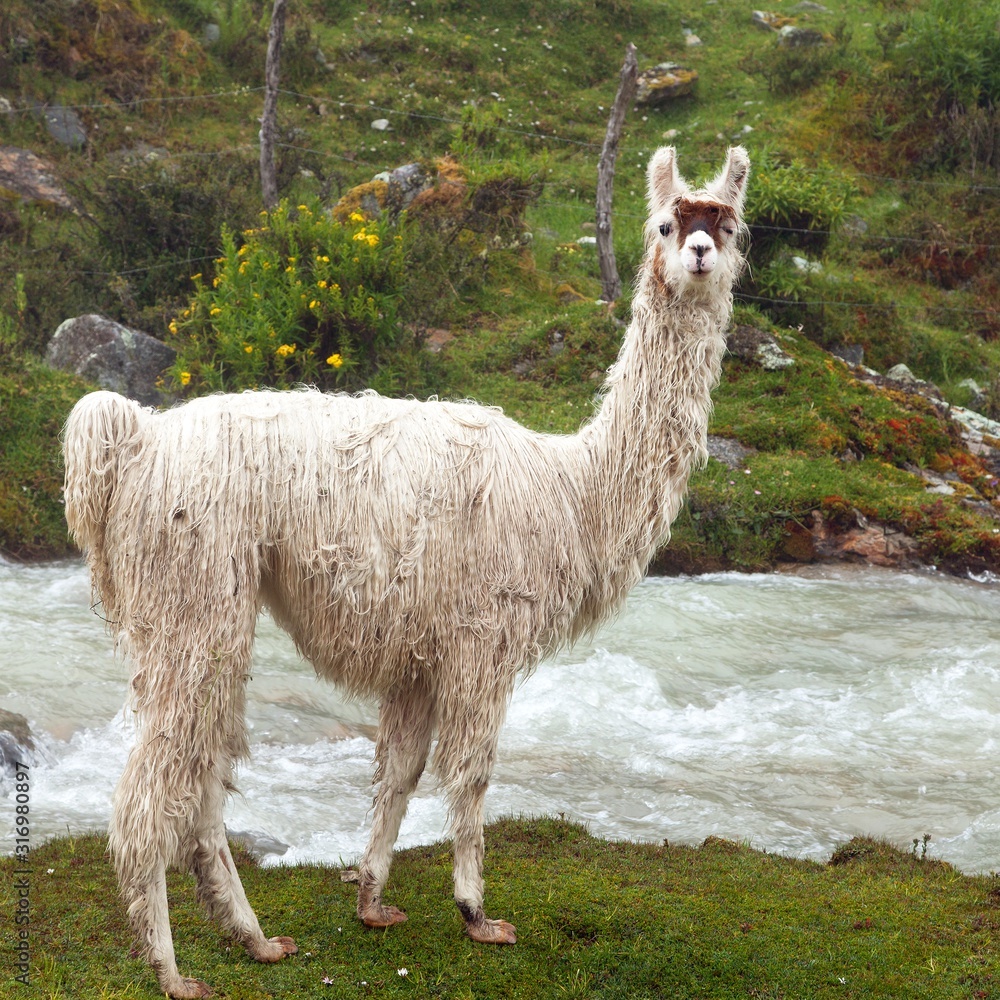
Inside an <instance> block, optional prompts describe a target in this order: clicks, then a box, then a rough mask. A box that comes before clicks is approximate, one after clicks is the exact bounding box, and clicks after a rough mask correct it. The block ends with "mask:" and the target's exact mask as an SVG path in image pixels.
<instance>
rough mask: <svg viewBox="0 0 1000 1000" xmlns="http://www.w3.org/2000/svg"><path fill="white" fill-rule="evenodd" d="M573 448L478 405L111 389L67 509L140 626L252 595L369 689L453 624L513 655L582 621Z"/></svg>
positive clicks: (76, 465)
mask: <svg viewBox="0 0 1000 1000" xmlns="http://www.w3.org/2000/svg"><path fill="white" fill-rule="evenodd" d="M88 401H89V402H88ZM78 411H79V412H78ZM575 443H576V439H575V438H559V437H554V436H550V435H542V434H537V433H534V432H532V431H528V430H526V429H525V428H523V427H521V426H520V425H518V424H516V423H515V422H513V421H511V420H509V419H508V418H506V417H504V416H503V415H502V414H500V413H499V412H498V411H496V410H490V409H487V408H484V407H479V406H475V405H470V404H462V403H445V402H434V401H432V402H427V403H420V402H416V401H413V400H389V399H383V398H381V397H378V396H376V395H374V394H364V395H361V396H342V395H341V396H329V395H324V394H321V393H317V392H312V391H301V392H293V393H274V392H257V393H244V394H240V395H228V396H227V395H219V396H209V397H204V398H202V399H197V400H193V401H191V402H189V403H186V404H184V405H183V406H179V407H176V408H174V409H172V410H168V411H165V412H163V413H151V412H149V411H143V410H142V409H141V408H139V407H138V406H136V405H135V404H132V403H130V402H129V401H127V400H123V399H122V398H121V397H117V396H115V395H114V394H111V393H96V394H93V395H92V396H90V397H86V399H85V400H84V401H83V402H81V404H79V406H78V410H74V415H73V417H71V419H70V423H69V424H68V426H67V431H66V448H67V513H68V515H70V514H71V515H72V516H73V521H72V522H71V526H72V527H73V531H74V535H75V536H76V538H77V540H78V541H79V542H80V543H81V545H82V546H83V547H84V548H85V549H87V550H89V553H90V556H91V565H92V566H94V567H95V585H97V587H98V590H99V593H100V596H101V597H102V599H103V600H104V602H105V609H106V611H107V612H108V614H109V617H113V618H114V619H115V620H116V621H120V622H122V623H123V625H124V627H125V628H126V629H127V628H128V627H129V622H132V623H135V627H142V628H148V627H149V624H150V621H151V620H156V617H157V616H160V617H161V618H162V617H163V616H168V615H169V616H171V617H172V618H173V619H175V620H176V621H191V620H194V617H193V616H197V615H198V614H199V609H205V608H218V607H219V605H220V603H225V601H230V602H232V601H235V600H236V599H243V598H245V599H247V600H250V599H251V595H252V600H253V601H254V602H256V601H258V600H259V599H263V600H264V601H265V602H266V603H267V604H268V605H269V606H270V607H271V609H272V611H273V613H274V614H275V617H276V618H277V619H278V621H279V622H280V623H281V624H282V625H284V626H285V627H286V628H288V630H289V631H290V632H291V633H292V635H293V636H294V637H295V639H296V641H297V643H298V644H299V646H300V648H301V649H302V651H303V653H304V654H305V655H306V656H307V657H308V658H309V659H310V660H312V662H313V663H314V664H316V666H317V669H319V670H320V671H321V672H323V673H326V674H327V675H329V676H331V677H332V678H334V679H337V680H340V681H342V682H344V683H345V684H347V686H348V687H351V688H353V689H356V690H359V691H362V690H369V691H370V690H372V688H373V687H374V688H381V689H384V687H385V686H386V684H387V683H388V682H389V681H390V680H391V675H392V674H393V673H394V672H396V671H398V670H404V669H409V667H410V666H411V665H412V663H413V662H420V661H423V660H428V659H433V658H441V656H442V653H443V651H444V649H445V647H449V648H450V646H451V645H453V644H454V642H455V636H456V635H458V636H465V637H467V638H468V639H469V641H470V642H471V643H473V644H476V643H480V644H483V643H485V644H486V646H488V647H489V648H490V651H491V652H490V655H491V656H494V657H496V658H497V659H498V660H502V661H504V663H506V664H507V666H508V667H513V668H516V667H519V666H522V665H524V663H525V662H529V661H531V660H533V659H534V658H536V656H537V655H538V653H539V652H540V651H541V649H542V648H543V647H546V646H551V645H552V644H553V643H554V642H556V641H558V640H559V639H561V638H564V637H566V636H568V635H569V634H570V633H571V631H572V630H573V627H574V616H575V615H576V613H577V611H578V609H579V607H580V604H581V601H582V600H583V595H584V592H585V591H586V590H587V588H588V585H589V582H590V579H591V577H593V575H594V574H595V573H596V572H597V567H596V565H595V563H596V560H595V557H594V550H593V546H592V544H591V542H592V539H591V538H590V537H589V536H588V534H587V528H586V525H585V523H584V517H583V510H584V509H585V508H586V504H585V503H583V501H582V498H581V497H579V496H578V495H577V493H576V490H577V488H578V487H577V484H578V483H579V482H580V481H581V480H582V479H583V478H584V477H583V476H582V474H581V473H582V471H583V470H581V469H580V468H579V463H580V462H582V461H585V457H584V455H583V453H582V452H581V451H580V450H579V449H578V448H576V447H575ZM71 452H75V453H77V455H78V456H79V457H77V458H74V459H73V460H72V461H71V458H70V455H71ZM88 470H89V471H88ZM255 609H256V605H255ZM255 609H254V610H255ZM233 614H234V615H235V617H234V620H233V623H232V627H231V628H230V627H229V626H227V627H226V629H225V631H226V633H227V634H229V633H230V632H235V630H236V629H237V627H238V620H241V616H242V614H243V612H239V613H236V612H235V611H234V613H233ZM585 624H586V623H585ZM376 650H377V652H378V656H377V658H378V661H379V662H380V663H382V664H383V674H384V676H382V677H381V678H378V677H375V676H373V673H372V663H373V661H374V660H375V659H376Z"/></svg>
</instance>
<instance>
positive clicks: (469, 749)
mask: <svg viewBox="0 0 1000 1000" xmlns="http://www.w3.org/2000/svg"><path fill="white" fill-rule="evenodd" d="M505 705H506V692H505V691H502V690H500V691H498V692H496V693H495V695H494V696H493V697H490V698H484V697H483V696H482V695H480V696H479V697H478V698H475V699H473V698H466V699H454V700H453V701H452V703H451V704H449V705H448V708H447V711H446V713H445V717H444V718H443V719H442V722H441V732H440V736H439V739H438V746H437V750H436V751H435V756H434V765H435V769H436V770H437V772H438V775H439V777H440V779H441V782H442V784H443V785H444V786H445V788H446V789H447V793H448V802H449V805H450V807H451V816H452V824H451V825H452V845H453V852H454V875H455V902H456V904H457V905H458V909H459V912H460V913H461V914H462V917H463V919H464V920H465V929H466V931H467V932H468V934H469V937H471V938H472V940H473V941H480V942H482V943H483V944H514V943H515V942H516V941H517V930H516V928H515V927H514V925H513V924H509V923H507V921H506V920H489V919H487V917H486V915H485V914H484V913H483V800H484V799H485V797H486V789H487V787H488V786H489V782H490V777H491V775H492V774H493V764H494V761H495V759H496V747H497V739H498V735H499V730H500V725H501V723H502V722H503V715H504V711H503V709H504V707H505Z"/></svg>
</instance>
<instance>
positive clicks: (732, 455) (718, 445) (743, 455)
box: [708, 434, 754, 469]
mask: <svg viewBox="0 0 1000 1000" xmlns="http://www.w3.org/2000/svg"><path fill="white" fill-rule="evenodd" d="M708 454H709V455H710V456H711V457H712V458H714V459H715V460H716V461H717V462H721V463H722V464H723V465H727V466H729V468H730V469H742V468H744V467H745V466H746V461H747V459H748V458H749V457H750V456H751V455H752V454H754V449H753V448H747V447H746V446H745V445H742V444H740V443H739V441H737V440H736V438H727V437H719V436H718V435H717V434H709V435H708Z"/></svg>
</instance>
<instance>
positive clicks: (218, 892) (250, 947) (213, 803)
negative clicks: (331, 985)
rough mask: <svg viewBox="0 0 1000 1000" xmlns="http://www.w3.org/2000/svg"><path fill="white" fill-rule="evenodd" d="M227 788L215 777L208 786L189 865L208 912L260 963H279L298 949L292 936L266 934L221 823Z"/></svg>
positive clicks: (192, 843)
mask: <svg viewBox="0 0 1000 1000" xmlns="http://www.w3.org/2000/svg"><path fill="white" fill-rule="evenodd" d="M224 797H225V788H224V785H223V783H222V781H221V780H219V779H218V778H215V779H214V780H213V781H212V783H211V784H210V785H209V787H208V788H207V789H206V793H205V799H204V802H203V805H202V813H201V816H200V818H199V822H198V826H197V828H196V830H195V833H194V837H193V839H192V841H191V844H190V847H189V849H190V851H191V857H190V859H189V864H190V867H191V870H192V871H193V872H194V875H195V877H196V878H197V880H198V890H197V891H198V899H199V900H200V901H201V903H202V905H203V906H204V907H205V909H206V911H207V912H208V915H209V916H210V917H212V918H213V919H215V920H217V921H218V922H219V924H220V926H221V927H222V929H223V930H224V931H225V932H226V933H227V934H231V935H232V936H233V937H234V938H235V939H236V940H237V941H239V942H240V943H241V944H242V945H243V947H244V948H246V950H247V951H248V952H249V953H250V955H251V956H252V957H253V958H255V959H257V961H258V962H278V961H280V960H281V959H283V958H285V957H286V956H287V955H294V954H295V953H296V952H297V951H298V948H297V947H296V945H295V942H294V941H293V940H292V939H291V938H290V937H272V938H266V937H264V932H263V931H262V930H261V929H260V924H259V923H258V921H257V915H256V914H255V913H254V911H253V908H252V907H251V906H250V902H249V901H248V900H247V897H246V893H245V892H244V891H243V883H242V882H241V881H240V876H239V873H238V872H237V871H236V863H235V862H234V861H233V855H232V853H231V852H230V850H229V844H228V842H227V841H226V830H225V826H224V825H223V822H222V805H223V801H224Z"/></svg>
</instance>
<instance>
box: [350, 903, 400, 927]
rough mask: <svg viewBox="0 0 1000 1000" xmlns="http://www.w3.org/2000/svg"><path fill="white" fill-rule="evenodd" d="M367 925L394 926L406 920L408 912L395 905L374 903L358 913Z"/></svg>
mask: <svg viewBox="0 0 1000 1000" xmlns="http://www.w3.org/2000/svg"><path fill="white" fill-rule="evenodd" d="M358 916H359V917H361V920H362V922H363V923H364V925H365V926H366V927H392V925H393V924H402V923H405V922H406V914H405V913H404V912H403V911H402V910H400V909H398V908H397V907H395V906H383V905H382V904H381V903H372V904H370V905H369V906H367V907H366V908H365V910H364V912H361V913H358Z"/></svg>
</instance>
